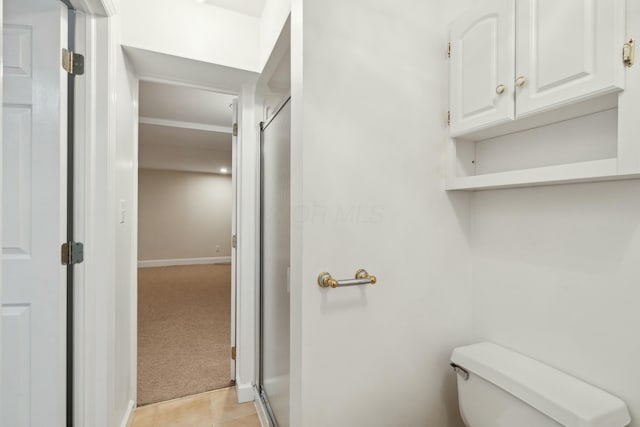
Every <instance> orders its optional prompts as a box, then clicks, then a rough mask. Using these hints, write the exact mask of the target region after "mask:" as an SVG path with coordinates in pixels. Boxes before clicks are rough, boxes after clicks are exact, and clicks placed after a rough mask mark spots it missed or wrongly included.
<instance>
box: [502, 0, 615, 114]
mask: <svg viewBox="0 0 640 427" xmlns="http://www.w3.org/2000/svg"><path fill="white" fill-rule="evenodd" d="M500 7H502V6H500ZM516 10H517V17H516V40H517V43H516V79H515V84H516V99H517V101H516V112H517V117H524V116H527V115H529V114H532V113H536V112H542V111H545V110H548V109H552V108H557V107H561V106H563V105H567V104H569V103H574V102H576V101H581V100H585V99H588V98H592V97H596V96H600V95H605V94H607V93H611V92H616V91H618V90H620V89H622V88H623V87H624V67H623V66H622V64H621V60H620V51H621V49H622V43H623V42H624V36H625V33H624V28H625V25H624V2H623V1H617V0H516Z"/></svg>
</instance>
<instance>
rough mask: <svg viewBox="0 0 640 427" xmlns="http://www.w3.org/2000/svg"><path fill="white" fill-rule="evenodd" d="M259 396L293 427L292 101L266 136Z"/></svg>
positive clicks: (283, 424)
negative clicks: (291, 410)
mask: <svg viewBox="0 0 640 427" xmlns="http://www.w3.org/2000/svg"><path fill="white" fill-rule="evenodd" d="M261 157H262V160H261V166H262V168H261V169H262V170H261V172H262V194H261V203H262V205H261V218H262V219H261V251H260V252H261V256H260V258H261V281H260V300H261V304H260V307H261V309H260V312H261V315H260V323H261V336H260V341H261V352H260V356H261V357H260V391H261V395H262V398H263V399H264V400H265V402H266V404H267V406H268V408H269V412H270V416H271V417H272V418H273V421H275V422H276V423H277V426H278V427H288V426H289V372H290V366H289V351H290V345H289V338H290V333H289V331H290V319H289V316H290V314H289V313H290V292H289V291H290V290H289V263H290V243H289V242H290V230H291V221H290V218H291V216H290V210H291V191H290V188H291V172H290V171H291V102H290V101H287V102H286V104H285V105H284V106H283V107H282V108H281V109H280V110H279V112H278V113H276V115H275V116H274V117H273V118H272V119H271V120H270V121H269V122H267V123H266V125H264V126H263V130H262V135H261Z"/></svg>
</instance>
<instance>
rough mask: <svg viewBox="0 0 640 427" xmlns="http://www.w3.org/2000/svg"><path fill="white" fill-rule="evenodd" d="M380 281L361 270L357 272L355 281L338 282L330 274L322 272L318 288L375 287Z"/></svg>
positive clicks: (319, 276)
mask: <svg viewBox="0 0 640 427" xmlns="http://www.w3.org/2000/svg"><path fill="white" fill-rule="evenodd" d="M377 281H378V279H377V278H376V276H372V275H370V274H369V273H367V270H365V269H363V268H361V269H360V270H358V271H356V276H355V279H344V280H336V279H334V278H333V277H331V274H330V273H327V272H326V271H325V272H322V273H320V274H319V275H318V286H320V287H321V288H343V287H347V286H358V285H375V284H376V282H377Z"/></svg>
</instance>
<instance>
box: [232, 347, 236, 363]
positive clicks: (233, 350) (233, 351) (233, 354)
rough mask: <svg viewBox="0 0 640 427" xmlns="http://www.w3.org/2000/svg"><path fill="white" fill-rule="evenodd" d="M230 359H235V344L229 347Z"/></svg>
mask: <svg viewBox="0 0 640 427" xmlns="http://www.w3.org/2000/svg"><path fill="white" fill-rule="evenodd" d="M231 360H236V346H235V345H234V346H233V347H231Z"/></svg>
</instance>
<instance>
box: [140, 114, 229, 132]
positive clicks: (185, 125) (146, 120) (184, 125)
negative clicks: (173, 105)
mask: <svg viewBox="0 0 640 427" xmlns="http://www.w3.org/2000/svg"><path fill="white" fill-rule="evenodd" d="M138 123H140V124H144V125H155V126H166V127H171V128H181V129H194V130H205V131H208V132H220V133H232V128H230V127H227V126H217V125H210V124H207V123H194V122H182V121H179V120H167V119H156V118H155V117H140V119H139V120H138Z"/></svg>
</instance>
